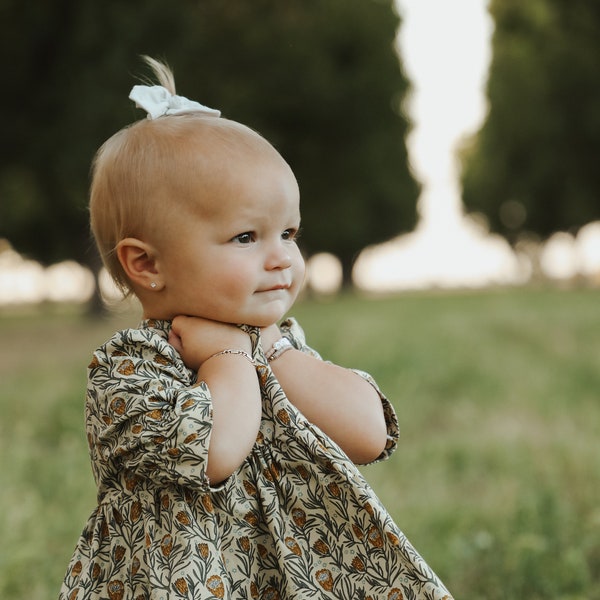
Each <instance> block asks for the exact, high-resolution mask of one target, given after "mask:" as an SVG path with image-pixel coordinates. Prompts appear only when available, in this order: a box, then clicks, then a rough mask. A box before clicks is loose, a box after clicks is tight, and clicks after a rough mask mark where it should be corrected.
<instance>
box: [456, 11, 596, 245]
mask: <svg viewBox="0 0 600 600" xmlns="http://www.w3.org/2000/svg"><path fill="white" fill-rule="evenodd" d="M490 11H491V14H492V16H493V18H494V20H495V25H496V28H495V33H494V36H493V42H492V48H493V59H492V64H491V68H490V74H489V80H488V86H487V94H488V98H489V105H490V110H489V114H488V117H487V120H486V122H485V124H484V125H483V127H482V129H481V130H480V131H479V133H478V134H477V135H476V137H475V138H474V139H473V140H471V141H470V144H469V145H468V146H467V147H466V148H465V150H464V152H463V173H462V184H463V200H464V203H465V205H466V207H467V209H469V210H472V211H474V210H476V211H480V212H482V213H484V214H485V215H486V216H487V218H488V219H489V222H490V225H491V228H492V229H493V230H494V231H497V232H499V233H501V234H503V235H504V236H506V237H507V238H508V239H510V240H512V241H515V240H516V239H517V238H518V237H519V235H520V234H521V233H523V232H524V231H529V232H533V233H536V234H539V235H540V236H542V237H544V236H548V235H550V234H551V233H553V232H556V231H559V230H570V229H577V228H579V227H581V226H582V225H584V224H586V223H588V222H589V221H592V220H594V219H598V218H599V217H600V202H599V198H600V169H598V164H599V163H600V118H599V117H598V109H597V107H598V104H599V103H600V79H599V78H598V68H599V66H600V63H599V58H598V57H599V56H600V4H599V3H598V2H587V1H586V0H530V1H528V2H519V1H518V0H492V2H491V5H490Z"/></svg>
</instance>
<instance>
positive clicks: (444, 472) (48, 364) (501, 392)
mask: <svg viewBox="0 0 600 600" xmlns="http://www.w3.org/2000/svg"><path fill="white" fill-rule="evenodd" d="M599 300H600V294H599V293H598V292H597V291H593V290H576V291H556V290H511V291H487V292H472V293H429V294H409V295H403V296H399V297H394V298H392V297H390V298H384V299H365V298H358V297H351V296H348V297H342V298H340V299H336V300H333V301H327V302H324V301H323V302H316V301H308V300H305V301H303V302H301V303H299V304H298V305H297V306H296V307H295V310H294V311H293V314H294V315H295V316H297V317H298V319H299V320H300V322H301V324H302V325H303V326H304V329H305V330H306V332H307V337H308V341H309V343H310V344H311V345H312V346H314V347H315V348H317V349H318V350H319V351H320V352H321V354H322V355H323V356H324V358H328V359H331V360H334V361H336V362H338V363H340V364H344V365H347V366H354V367H358V368H362V369H364V370H367V371H369V372H370V373H371V374H373V375H374V376H375V378H376V379H377V381H378V382H379V384H380V386H381V387H382V389H383V390H384V391H385V392H386V394H387V395H388V397H389V398H390V399H391V400H392V402H393V404H394V406H395V407H396V410H397V413H398V416H399V419H400V425H401V439H400V444H399V448H398V450H397V452H396V454H395V455H394V456H393V457H392V458H391V459H390V460H389V461H386V462H383V463H380V464H378V465H374V466H370V467H366V468H365V469H364V473H365V475H366V477H367V479H369V481H370V482H371V483H372V485H373V487H374V488H375V490H376V491H377V493H378V494H379V496H380V497H381V499H382V500H383V501H384V503H385V504H386V506H387V507H388V509H389V510H390V512H391V513H392V515H393V516H394V518H395V520H396V521H397V522H398V524H399V525H400V527H401V528H402V529H403V530H404V532H405V533H406V534H407V536H408V537H409V539H410V540H411V541H412V542H413V544H414V545H415V546H416V547H417V549H418V550H419V551H420V552H421V553H422V554H423V555H424V557H425V558H426V560H427V561H428V562H429V563H430V564H431V565H432V566H433V567H434V569H435V570H436V571H437V572H438V573H439V575H440V576H441V577H442V578H443V580H444V581H445V582H446V584H447V585H448V587H449V588H450V590H451V591H452V592H453V593H454V595H455V596H456V598H457V600H458V599H459V598H460V599H468V600H475V599H482V600H483V599H486V600H496V599H498V600H500V599H503V600H504V599H506V600H512V599H515V600H520V599H524V598H527V599H528V600H531V599H540V600H541V599H544V600H546V599H558V598H561V599H565V600H566V599H569V600H575V599H581V600H583V599H586V600H588V599H591V600H593V599H600V502H599V500H600V451H599V443H598V438H599V434H600V306H599ZM130 321H131V322H135V317H134V318H132V319H130ZM125 323H126V319H125V316H123V315H122V316H119V317H115V318H114V319H111V320H107V321H104V322H98V323H90V322H88V321H86V320H85V319H84V318H83V317H82V316H80V315H78V314H77V313H76V312H72V313H69V312H68V311H66V310H64V309H61V312H57V311H56V310H55V309H52V308H50V309H47V312H46V313H45V314H44V313H41V314H40V313H38V312H34V313H32V314H16V313H14V312H13V313H11V314H7V313H4V314H3V313H1V312H0V381H1V387H0V407H1V410H2V419H1V421H0V461H1V463H0V466H1V472H0V486H1V487H0V489H1V490H2V493H1V495H0V539H1V540H2V545H1V549H0V598H2V599H3V600H13V599H17V598H18V599H21V598H28V599H29V600H37V599H46V598H55V597H56V595H57V591H58V587H59V585H60V580H61V578H62V576H63V572H64V569H65V568H66V565H67V562H68V560H69V557H70V554H71V551H72V549H73V546H74V543H75V541H76V538H77V536H78V534H79V532H80V530H81V528H82V526H83V524H84V522H85V520H86V518H87V516H88V514H89V512H90V511H91V509H92V508H93V504H94V497H95V491H94V488H93V482H92V477H91V472H90V468H89V464H88V458H87V449H86V443H85V435H84V431H83V388H84V385H85V380H84V378H85V367H86V365H87V363H88V361H89V358H90V355H91V351H92V350H93V349H94V348H95V347H96V346H97V345H98V344H99V343H100V342H102V341H103V340H104V339H105V338H106V337H107V336H108V335H110V333H111V332H112V331H113V330H114V329H116V328H118V327H121V326H123V325H124V324H125Z"/></svg>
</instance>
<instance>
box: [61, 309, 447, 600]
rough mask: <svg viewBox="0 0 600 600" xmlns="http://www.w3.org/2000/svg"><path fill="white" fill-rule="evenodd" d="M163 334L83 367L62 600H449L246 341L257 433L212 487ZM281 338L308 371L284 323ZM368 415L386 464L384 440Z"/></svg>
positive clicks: (200, 415) (125, 340) (205, 422)
mask: <svg viewBox="0 0 600 600" xmlns="http://www.w3.org/2000/svg"><path fill="white" fill-rule="evenodd" d="M169 329H170V322H168V321H155V320H148V321H144V322H143V323H142V324H141V325H140V327H139V329H128V330H125V331H121V332H119V333H117V334H115V335H114V336H113V337H112V339H110V340H109V341H108V342H107V343H106V344H105V345H104V346H102V347H101V348H100V349H99V350H98V351H97V352H96V353H95V354H94V357H93V360H92V363H91V364H90V367H89V385H88V391H87V404H86V429H87V435H88V442H89V448H90V456H91V460H92V467H93V472H94V477H95V480H96V483H97V485H98V506H97V508H96V509H95V510H94V512H93V513H92V515H91V516H90V518H89V520H88V522H87V524H86V526H85V528H84V530H83V533H82V534H81V537H80V538H79V541H78V543H77V546H76V549H75V552H74V554H73V557H72V559H71V562H70V564H69V567H68V570H67V573H66V575H65V579H64V582H63V585H62V588H61V591H60V599H61V600H75V599H78V600H89V599H107V600H121V599H127V600H129V599H131V600H133V599H140V600H141V599H152V600H166V599H183V598H189V599H192V598H193V599H202V600H208V599H221V598H224V599H227V600H234V599H235V600H238V599H239V600H253V599H254V600H284V599H288V600H291V599H294V600H303V599H305V598H306V599H308V598H310V599H334V598H335V599H343V600H369V599H370V600H376V599H381V600H383V599H385V600H400V599H402V598H404V599H406V600H413V599H428V600H434V599H437V600H441V599H444V598H445V599H449V598H450V596H449V594H448V592H447V590H446V589H445V587H444V586H443V584H442V583H441V582H440V581H439V579H438V578H437V577H436V575H435V574H434V573H433V572H432V570H431V569H430V568H429V566H428V565H427V564H426V563H425V562H424V561H423V559H422V558H421V557H420V556H419V554H418V553H417V552H416V551H415V549H414V548H413V547H412V546H411V544H410V543H409V542H408V541H407V539H406V538H405V536H404V534H403V533H402V532H401V531H400V530H399V529H398V527H397V526H396V525H395V523H394V522H393V521H392V519H391V517H390V516H389V515H388V513H387V512H386V510H385V509H384V507H383V506H382V504H381V503H380V501H379V500H378V498H377V497H376V496H375V494H374V492H373V491H372V490H371V488H370V487H369V486H368V484H367V483H366V482H365V480H364V479H363V477H362V476H361V474H360V472H359V471H358V469H357V468H356V466H355V465H354V464H353V463H352V462H351V461H350V460H349V459H348V457H347V456H346V455H345V454H344V452H343V451H342V450H341V449H340V448H339V447H338V446H337V445H336V444H335V443H334V442H333V441H332V440H331V439H330V438H329V437H327V436H326V435H325V434H324V433H323V432H322V431H320V430H319V429H318V427H316V426H315V425H313V424H312V423H310V422H308V421H307V419H306V418H305V417H304V416H303V415H302V414H301V413H300V412H299V411H298V410H297V409H296V408H295V407H294V406H293V405H292V404H291V403H290V402H289V401H288V400H287V398H286V396H285V393H284V391H283V389H282V388H281V386H280V385H279V383H278V381H277V379H276V378H275V376H274V374H273V372H272V371H271V369H270V367H269V364H268V362H267V361H266V359H265V356H264V353H263V351H262V349H261V345H260V342H259V331H258V329H255V328H247V331H248V333H249V334H250V337H251V339H252V346H253V357H254V360H255V362H256V365H257V367H256V368H257V374H258V377H259V380H260V387H261V393H262V404H263V409H262V420H261V425H260V430H259V433H258V436H257V440H256V443H255V445H254V447H253V449H252V451H251V453H250V454H249V456H248V457H247V458H246V460H245V461H244V463H243V464H242V465H241V466H240V467H239V469H238V470H237V471H236V472H235V473H233V474H232V475H231V476H230V477H229V478H228V479H227V480H226V481H225V482H224V483H222V484H220V485H219V486H211V484H210V482H209V481H208V479H207V476H206V460H207V448H208V445H209V441H210V433H211V423H212V408H211V398H210V390H209V389H208V387H207V386H206V384H205V383H204V382H197V381H196V373H195V372H194V371H191V370H190V369H188V368H187V367H186V366H185V365H184V363H183V361H182V359H181V357H180V356H179V354H178V353H177V352H176V350H175V349H174V348H173V347H172V346H171V345H170V344H169V343H168V342H167V337H168V333H169ZM282 331H283V333H284V334H285V335H286V336H287V337H288V338H289V339H290V340H291V341H292V343H293V345H294V346H295V347H296V348H298V349H300V350H302V351H304V352H308V353H312V354H313V355H315V356H317V357H318V355H317V354H316V353H314V351H312V350H311V349H310V348H308V347H307V346H306V345H305V340H304V334H303V332H302V330H301V329H300V327H299V326H298V324H297V323H296V322H295V321H294V320H292V319H290V320H288V321H286V322H285V323H284V324H283V325H282ZM357 373H358V375H360V376H362V377H365V378H366V379H367V380H369V381H371V383H372V384H373V385H375V384H374V382H372V380H371V379H370V377H369V376H368V375H367V374H366V373H362V372H360V371H357ZM382 402H383V407H384V410H385V415H386V421H387V425H388V445H387V448H386V450H385V452H384V453H383V454H382V456H381V457H380V458H386V457H387V456H389V454H390V453H391V452H392V450H393V449H394V448H395V445H396V439H397V434H398V430H397V421H396V417H395V414H394V411H393V409H392V407H391V405H390V403H389V402H388V401H387V400H386V399H385V398H383V396H382Z"/></svg>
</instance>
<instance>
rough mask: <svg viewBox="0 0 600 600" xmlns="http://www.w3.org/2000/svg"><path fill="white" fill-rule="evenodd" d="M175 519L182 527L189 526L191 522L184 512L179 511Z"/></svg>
mask: <svg viewBox="0 0 600 600" xmlns="http://www.w3.org/2000/svg"><path fill="white" fill-rule="evenodd" d="M175 518H176V519H177V520H178V521H179V522H180V523H181V524H182V525H189V524H190V523H191V522H192V521H191V519H190V517H189V515H188V514H187V513H186V512H185V511H184V510H180V511H179V512H178V513H177V514H176V515H175Z"/></svg>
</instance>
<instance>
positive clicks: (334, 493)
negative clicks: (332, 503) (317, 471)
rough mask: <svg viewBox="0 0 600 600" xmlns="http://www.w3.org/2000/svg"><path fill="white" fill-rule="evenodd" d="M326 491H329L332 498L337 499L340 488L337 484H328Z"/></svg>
mask: <svg viewBox="0 0 600 600" xmlns="http://www.w3.org/2000/svg"><path fill="white" fill-rule="evenodd" d="M327 489H328V490H329V493H330V494H331V495H332V496H335V497H336V498H338V497H339V495H340V486H339V485H338V484H337V483H330V484H329V485H328V486H327Z"/></svg>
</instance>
